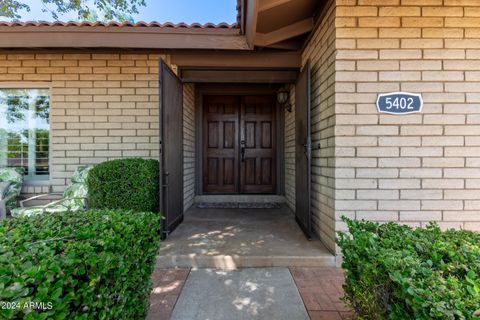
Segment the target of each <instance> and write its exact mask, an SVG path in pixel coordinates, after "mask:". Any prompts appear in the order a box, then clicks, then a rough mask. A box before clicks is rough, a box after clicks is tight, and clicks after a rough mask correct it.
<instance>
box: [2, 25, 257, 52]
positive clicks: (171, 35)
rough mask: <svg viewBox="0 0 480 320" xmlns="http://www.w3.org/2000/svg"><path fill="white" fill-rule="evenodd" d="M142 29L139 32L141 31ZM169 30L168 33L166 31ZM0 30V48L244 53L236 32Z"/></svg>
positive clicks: (74, 29)
mask: <svg viewBox="0 0 480 320" xmlns="http://www.w3.org/2000/svg"><path fill="white" fill-rule="evenodd" d="M142 29H143V30H142ZM169 31H170V32H169ZM217 31H218V32H215V31H214V30H202V29H198V30H196V29H195V30H192V29H190V30H176V29H172V30H164V29H160V28H157V29H153V28H152V29H150V28H139V29H137V28H118V30H117V29H115V30H113V29H112V28H110V29H108V28H103V27H100V28H79V29H78V30H77V28H74V27H46V28H45V29H44V28H42V27H22V28H14V27H0V48H138V49H140V48H141V49H217V50H248V49H250V48H249V46H248V45H247V42H246V40H245V37H244V36H242V35H240V34H239V32H238V30H217Z"/></svg>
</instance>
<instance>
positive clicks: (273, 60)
mask: <svg viewBox="0 0 480 320" xmlns="http://www.w3.org/2000/svg"><path fill="white" fill-rule="evenodd" d="M170 56H171V63H172V64H175V65H177V66H179V67H180V68H183V67H210V68H282V69H285V68H300V67H301V63H302V59H301V55H300V53H299V52H258V51H253V52H225V51H223V52H214V51H189V52H185V51H178V52H172V53H171V54H170Z"/></svg>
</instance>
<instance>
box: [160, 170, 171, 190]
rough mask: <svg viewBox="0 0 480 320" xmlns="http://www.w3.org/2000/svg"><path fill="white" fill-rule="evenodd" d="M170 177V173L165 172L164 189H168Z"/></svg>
mask: <svg viewBox="0 0 480 320" xmlns="http://www.w3.org/2000/svg"><path fill="white" fill-rule="evenodd" d="M169 176H170V173H169V172H165V173H164V174H163V185H162V187H164V188H166V187H168V181H169V179H168V177H169Z"/></svg>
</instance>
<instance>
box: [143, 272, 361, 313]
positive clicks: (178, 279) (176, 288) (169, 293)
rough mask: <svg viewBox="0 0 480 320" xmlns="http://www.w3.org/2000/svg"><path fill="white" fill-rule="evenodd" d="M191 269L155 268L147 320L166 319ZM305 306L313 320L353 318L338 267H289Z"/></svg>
mask: <svg viewBox="0 0 480 320" xmlns="http://www.w3.org/2000/svg"><path fill="white" fill-rule="evenodd" d="M189 272H190V270H189V269H156V270H155V271H154V273H153V275H152V281H153V290H152V294H151V296H150V310H149V312H148V316H147V320H167V319H169V317H170V314H171V313H172V311H173V308H174V307H175V303H176V302H177V299H178V296H179V295H180V292H181V291H182V288H183V285H184V283H185V280H186V279H187V277H188V274H189ZM290 273H291V274H292V276H293V279H294V280H295V284H296V285H297V288H298V291H299V292H300V295H301V297H302V299H303V303H304V304H305V307H306V309H307V311H308V314H309V315H310V318H311V319H312V320H343V319H350V318H351V317H352V314H351V312H349V311H348V309H347V308H346V306H345V305H344V304H343V302H342V301H341V300H340V298H341V297H342V296H343V289H342V284H343V281H344V280H343V272H342V269H339V268H290Z"/></svg>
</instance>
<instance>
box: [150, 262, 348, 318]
mask: <svg viewBox="0 0 480 320" xmlns="http://www.w3.org/2000/svg"><path fill="white" fill-rule="evenodd" d="M152 279H153V283H154V287H153V290H152V294H151V297H150V310H149V314H148V317H147V319H148V320H167V319H175V320H183V319H188V320H190V319H196V320H197V319H198V320H207V319H215V320H216V319H229V320H230V319H231V320H235V319H268V320H270V319H314V320H342V319H350V318H351V316H352V314H351V312H349V311H348V309H347V308H346V307H345V305H344V304H343V302H341V301H340V297H341V296H342V295H343V291H342V287H341V286H342V283H343V273H342V271H341V269H338V268H244V269H239V270H218V269H217V270H214V269H192V270H190V269H156V270H155V272H154V274H153V276H152Z"/></svg>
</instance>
